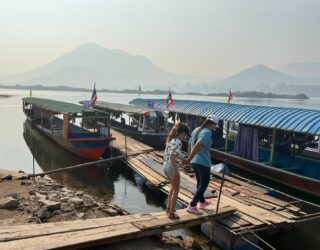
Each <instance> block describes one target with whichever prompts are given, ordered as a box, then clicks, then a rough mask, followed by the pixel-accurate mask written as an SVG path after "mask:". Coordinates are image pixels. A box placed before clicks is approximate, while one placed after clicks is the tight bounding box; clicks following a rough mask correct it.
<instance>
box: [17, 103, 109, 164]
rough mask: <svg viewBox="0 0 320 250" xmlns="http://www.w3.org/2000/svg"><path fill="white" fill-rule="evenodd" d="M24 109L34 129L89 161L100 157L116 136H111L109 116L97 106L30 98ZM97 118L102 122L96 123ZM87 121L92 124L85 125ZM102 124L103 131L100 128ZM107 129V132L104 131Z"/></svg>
mask: <svg viewBox="0 0 320 250" xmlns="http://www.w3.org/2000/svg"><path fill="white" fill-rule="evenodd" d="M23 111H24V113H25V114H26V116H27V119H28V120H29V121H30V122H31V123H32V126H33V127H34V128H36V129H38V130H39V131H41V132H42V133H44V134H45V135H46V136H48V137H49V138H50V139H52V140H53V141H54V142H56V143H57V144H59V145H60V146H61V147H63V148H64V149H66V150H67V151H69V152H72V153H74V154H76V155H78V156H81V157H83V158H86V159H89V160H98V159H99V158H100V157H101V156H102V155H103V154H104V153H105V151H106V150H108V147H109V145H110V142H111V141H112V140H113V139H114V138H112V137H111V136H110V127H109V129H108V124H109V115H108V114H107V113H103V112H101V111H98V110H95V109H91V108H83V107H82V106H80V105H76V104H72V103H67V102H61V101H55V100H50V99H42V98H35V97H27V98H23ZM96 119H99V121H100V123H97V122H96V121H95V120H96ZM84 120H85V121H86V122H84ZM101 121H104V124H101ZM84 124H90V125H91V126H87V127H86V128H85V127H84V126H83V125H84ZM99 124H100V128H102V129H101V130H98V127H99V126H98V125H99ZM89 129H90V130H89ZM100 131H102V133H101V132H100ZM106 131H108V132H107V133H105V132H106Z"/></svg>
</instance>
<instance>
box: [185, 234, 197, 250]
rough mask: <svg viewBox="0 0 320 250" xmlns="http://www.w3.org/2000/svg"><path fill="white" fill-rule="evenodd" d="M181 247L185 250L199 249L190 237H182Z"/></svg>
mask: <svg viewBox="0 0 320 250" xmlns="http://www.w3.org/2000/svg"><path fill="white" fill-rule="evenodd" d="M182 247H183V248H186V249H201V247H200V246H199V244H198V243H197V242H196V241H195V239H194V238H192V237H190V236H185V237H183V241H182Z"/></svg>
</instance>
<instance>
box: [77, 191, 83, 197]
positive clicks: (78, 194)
mask: <svg viewBox="0 0 320 250" xmlns="http://www.w3.org/2000/svg"><path fill="white" fill-rule="evenodd" d="M83 194H84V192H83V191H78V192H76V196H83Z"/></svg>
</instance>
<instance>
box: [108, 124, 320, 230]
mask: <svg viewBox="0 0 320 250" xmlns="http://www.w3.org/2000/svg"><path fill="white" fill-rule="evenodd" d="M112 133H113V135H114V136H115V137H116V138H117V139H116V141H115V143H114V147H116V148H118V149H119V150H120V151H121V152H122V153H125V139H124V136H123V135H122V134H120V133H118V132H116V131H114V130H113V131H112ZM139 150H150V147H148V146H146V145H144V144H142V143H141V142H138V141H136V140H134V139H132V138H129V137H128V138H127V152H128V154H129V153H130V152H137V151H139ZM162 155H163V154H162V152H161V151H153V152H150V153H146V154H141V155H138V156H135V157H130V158H128V165H129V167H131V168H132V169H133V170H134V171H135V172H136V173H138V174H139V175H141V176H142V177H143V178H144V179H145V180H146V181H147V182H148V183H149V184H152V185H153V186H155V187H157V188H159V189H160V190H161V191H162V192H164V193H166V194H167V193H168V192H169V190H170V184H169V183H168V180H167V178H166V177H165V176H164V174H163V171H162V167H161V166H162V159H163V156H162ZM220 180H221V174H219V173H215V174H213V178H212V179H211V180H210V183H209V187H208V191H207V193H206V196H207V197H209V198H210V191H212V190H219V187H220ZM195 187H196V179H195V177H194V176H193V174H188V173H185V172H183V171H181V188H180V193H179V197H178V199H179V201H180V202H181V203H183V204H184V205H187V204H188V203H189V202H190V201H191V199H192V197H193V194H194V192H195ZM211 197H212V193H211ZM212 200H213V201H214V206H215V202H216V201H217V198H216V197H214V198H212ZM220 205H221V206H222V207H225V206H232V207H235V208H236V209H237V211H236V212H235V213H233V214H232V215H229V216H228V217H225V218H223V219H220V220H218V223H219V224H220V225H222V226H223V227H225V228H226V229H227V230H229V231H230V232H231V233H233V234H235V235H241V234H243V233H248V232H252V231H260V230H266V229H274V228H278V229H281V228H283V229H285V228H288V227H290V226H293V225H295V224H296V223H299V222H302V221H306V220H315V219H317V218H320V206H317V205H314V204H312V203H308V202H306V201H303V200H299V199H296V198H294V197H291V196H288V195H285V194H283V193H280V192H278V191H276V190H273V189H270V188H267V187H264V186H261V185H259V184H257V183H254V182H250V181H248V180H245V179H242V178H240V177H236V176H233V175H230V176H225V181H224V185H223V189H222V195H221V203H220Z"/></svg>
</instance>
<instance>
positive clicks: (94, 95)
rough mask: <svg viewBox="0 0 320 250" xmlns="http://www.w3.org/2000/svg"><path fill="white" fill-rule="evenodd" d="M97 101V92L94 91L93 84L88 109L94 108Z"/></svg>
mask: <svg viewBox="0 0 320 250" xmlns="http://www.w3.org/2000/svg"><path fill="white" fill-rule="evenodd" d="M97 99H98V97H97V91H96V83H94V86H93V91H92V96H91V100H90V107H94V106H95V105H96V101H97Z"/></svg>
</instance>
